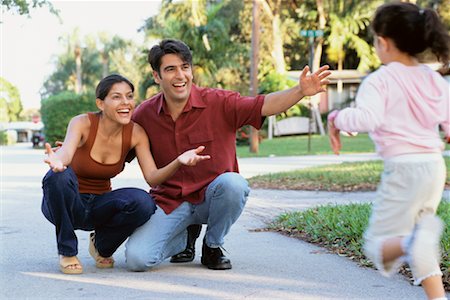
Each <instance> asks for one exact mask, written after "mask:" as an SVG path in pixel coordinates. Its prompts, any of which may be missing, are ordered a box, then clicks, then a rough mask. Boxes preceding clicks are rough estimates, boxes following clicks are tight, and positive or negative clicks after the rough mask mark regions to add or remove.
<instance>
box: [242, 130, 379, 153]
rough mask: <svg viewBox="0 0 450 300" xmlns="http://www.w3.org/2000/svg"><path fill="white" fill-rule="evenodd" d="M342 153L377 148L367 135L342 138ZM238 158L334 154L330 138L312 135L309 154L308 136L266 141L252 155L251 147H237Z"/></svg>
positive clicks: (367, 150) (370, 150) (372, 150)
mask: <svg viewBox="0 0 450 300" xmlns="http://www.w3.org/2000/svg"><path fill="white" fill-rule="evenodd" d="M341 141H342V145H343V149H342V153H355V152H356V153H358V152H360V153H361V152H374V151H375V148H374V146H373V143H372V141H371V140H370V138H369V136H368V135H367V134H358V135H357V136H356V137H345V136H343V137H342V140H341ZM236 149H237V156H238V157H241V158H242V157H267V156H270V155H275V156H295V155H315V154H333V151H331V148H330V143H329V141H328V136H327V135H325V136H320V135H311V151H310V152H308V136H307V135H301V136H291V137H278V138H274V139H272V140H268V139H264V140H262V142H261V143H260V144H259V151H258V153H250V152H249V146H248V145H247V146H245V145H244V146H237V147H236Z"/></svg>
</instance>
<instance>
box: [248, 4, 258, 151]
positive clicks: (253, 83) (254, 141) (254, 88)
mask: <svg viewBox="0 0 450 300" xmlns="http://www.w3.org/2000/svg"><path fill="white" fill-rule="evenodd" d="M259 1H260V0H253V14H252V15H253V21H252V51H251V53H252V54H251V55H252V56H251V65H250V95H251V96H256V95H257V94H258V62H259V30H260V24H259ZM258 150H259V131H258V130H257V129H255V128H253V127H251V131H250V152H251V153H258Z"/></svg>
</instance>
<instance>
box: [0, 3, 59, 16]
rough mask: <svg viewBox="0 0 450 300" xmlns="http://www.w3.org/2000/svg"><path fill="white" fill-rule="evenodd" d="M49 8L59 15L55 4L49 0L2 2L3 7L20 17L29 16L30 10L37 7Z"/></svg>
mask: <svg viewBox="0 0 450 300" xmlns="http://www.w3.org/2000/svg"><path fill="white" fill-rule="evenodd" d="M42 6H47V7H48V8H49V10H50V12H51V13H53V14H55V15H57V14H58V12H57V11H56V10H55V8H54V7H53V4H52V3H51V2H50V1H47V0H32V1H26V0H2V7H3V8H6V10H8V11H12V12H14V13H18V14H19V15H29V14H30V9H32V8H36V7H42Z"/></svg>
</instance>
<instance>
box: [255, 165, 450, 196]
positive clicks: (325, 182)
mask: <svg viewBox="0 0 450 300" xmlns="http://www.w3.org/2000/svg"><path fill="white" fill-rule="evenodd" d="M445 163H446V166H447V186H449V187H450V157H445ZM382 171H383V162H382V161H365V162H344V163H342V164H337V165H324V166H317V167H312V168H306V169H300V170H295V171H290V172H281V173H271V174H267V175H260V176H255V177H252V178H250V179H249V183H250V185H251V186H252V187H253V188H268V189H289V190H324V191H363V190H364V191H367V190H370V191H372V190H375V189H376V187H377V185H378V183H379V182H380V178H381V173H382Z"/></svg>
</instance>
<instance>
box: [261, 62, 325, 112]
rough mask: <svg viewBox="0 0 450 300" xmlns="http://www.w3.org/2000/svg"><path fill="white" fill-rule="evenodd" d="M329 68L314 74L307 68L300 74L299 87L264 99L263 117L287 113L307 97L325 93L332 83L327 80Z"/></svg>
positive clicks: (321, 69) (272, 94) (322, 68)
mask: <svg viewBox="0 0 450 300" xmlns="http://www.w3.org/2000/svg"><path fill="white" fill-rule="evenodd" d="M328 68H329V66H328V65H325V66H322V67H321V68H319V69H318V70H317V71H316V72H314V73H312V74H308V73H309V67H308V66H306V67H305V68H304V69H303V71H302V73H301V74H300V78H299V82H298V85H296V86H294V87H293V88H290V89H287V90H284V91H278V92H273V93H270V94H268V95H267V96H266V97H265V99H264V104H263V106H262V109H261V114H262V115H263V116H271V115H275V114H279V113H281V112H283V111H286V110H287V109H289V108H290V107H291V106H293V105H294V104H296V103H297V102H298V101H300V100H301V99H302V98H303V97H305V96H312V95H315V94H317V93H320V92H325V91H326V89H325V87H324V85H327V84H329V83H330V81H329V80H328V79H326V78H327V77H328V76H329V75H330V74H331V72H330V71H328Z"/></svg>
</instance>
